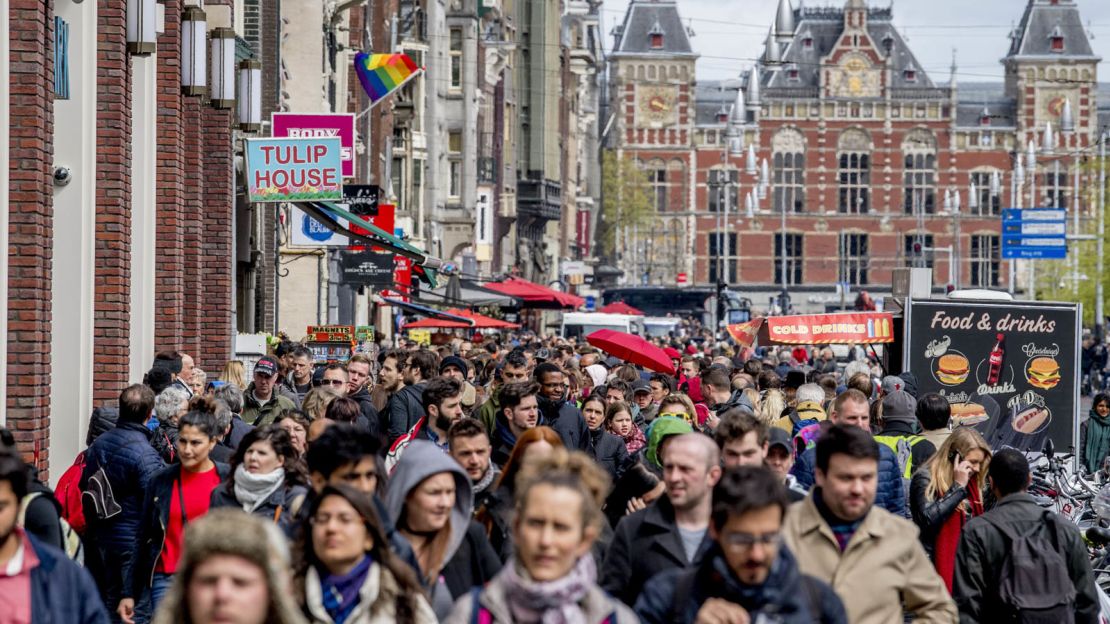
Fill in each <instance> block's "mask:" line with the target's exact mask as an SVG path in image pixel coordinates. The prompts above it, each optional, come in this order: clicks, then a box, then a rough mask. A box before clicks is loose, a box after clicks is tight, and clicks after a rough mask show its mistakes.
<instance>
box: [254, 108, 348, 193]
mask: <svg viewBox="0 0 1110 624" xmlns="http://www.w3.org/2000/svg"><path fill="white" fill-rule="evenodd" d="M270 123H271V127H272V128H273V130H272V131H271V135H272V136H274V137H288V138H290V139H316V138H321V139H326V138H337V139H339V145H340V149H339V153H340V158H341V159H342V160H343V177H344V178H351V177H354V175H355V116H354V113H273V114H272V115H271V116H270Z"/></svg>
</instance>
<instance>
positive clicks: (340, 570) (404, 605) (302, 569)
mask: <svg viewBox="0 0 1110 624" xmlns="http://www.w3.org/2000/svg"><path fill="white" fill-rule="evenodd" d="M307 518H308V523H307V524H306V525H304V527H303V530H302V531H301V535H300V536H299V537H298V539H297V543H296V547H295V549H294V552H295V556H296V560H295V563H294V578H293V586H294V590H295V593H296V595H297V600H298V601H299V602H300V604H301V607H302V609H303V610H304V613H305V615H306V616H308V618H309V619H310V620H311V621H313V622H321V623H325V622H326V623H328V624H333V623H334V624H376V623H379V622H380V623H382V624H385V623H387V622H389V623H392V622H398V623H399V624H410V623H412V624H425V623H426V624H434V623H435V622H436V617H435V614H434V613H433V612H432V609H431V606H430V605H429V604H428V601H427V599H426V598H425V597H424V590H423V588H421V586H420V582H419V581H418V580H417V578H416V574H415V573H414V572H413V570H412V568H410V567H409V566H408V565H406V564H405V563H404V562H402V561H401V560H400V559H398V558H397V556H396V555H394V554H393V552H392V551H391V550H390V549H389V542H388V541H387V540H386V538H385V531H384V530H383V528H382V522H381V518H379V517H378V514H377V512H376V511H375V509H374V505H373V503H372V502H371V501H370V499H369V498H368V497H367V496H366V495H365V494H364V493H362V492H359V491H358V490H355V489H354V488H351V487H348V486H346V485H334V486H333V485H328V486H324V489H323V490H321V491H320V494H319V496H317V497H316V499H315V500H313V501H312V503H311V504H310V506H309V508H308V514H307Z"/></svg>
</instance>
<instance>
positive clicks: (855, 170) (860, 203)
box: [838, 130, 871, 214]
mask: <svg viewBox="0 0 1110 624" xmlns="http://www.w3.org/2000/svg"><path fill="white" fill-rule="evenodd" d="M839 152H840V153H839V158H838V160H839V163H838V166H839V168H838V173H839V182H840V201H839V207H840V212H843V213H853V214H854V213H866V212H868V211H870V209H871V139H870V138H869V137H868V136H867V135H866V134H864V133H863V131H861V130H846V131H845V132H844V133H843V134H841V135H840V141H839Z"/></svg>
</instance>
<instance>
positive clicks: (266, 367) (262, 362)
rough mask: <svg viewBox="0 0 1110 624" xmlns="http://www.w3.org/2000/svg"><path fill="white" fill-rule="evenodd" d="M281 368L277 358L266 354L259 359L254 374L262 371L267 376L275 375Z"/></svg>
mask: <svg viewBox="0 0 1110 624" xmlns="http://www.w3.org/2000/svg"><path fill="white" fill-rule="evenodd" d="M279 368H280V367H279V366H278V363H277V359H275V358H273V357H271V356H269V355H264V356H262V358H261V359H259V360H258V363H256V364H255V365H254V374H255V375H257V374H258V373H262V374H263V375H265V376H267V377H273V376H274V375H276V374H277V372H278V370H279Z"/></svg>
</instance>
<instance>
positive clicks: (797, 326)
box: [760, 312, 894, 345]
mask: <svg viewBox="0 0 1110 624" xmlns="http://www.w3.org/2000/svg"><path fill="white" fill-rule="evenodd" d="M763 332H764V333H761V334H760V344H764V341H763V340H762V338H763V336H766V337H767V339H768V342H769V343H771V344H790V345H815V344H882V343H888V342H894V320H893V319H892V317H891V315H890V313H889V312H848V313H842V314H798V315H790V316H768V317H766V318H765V319H764V321H763Z"/></svg>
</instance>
